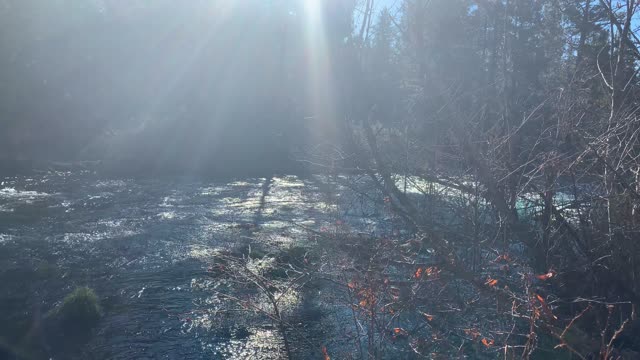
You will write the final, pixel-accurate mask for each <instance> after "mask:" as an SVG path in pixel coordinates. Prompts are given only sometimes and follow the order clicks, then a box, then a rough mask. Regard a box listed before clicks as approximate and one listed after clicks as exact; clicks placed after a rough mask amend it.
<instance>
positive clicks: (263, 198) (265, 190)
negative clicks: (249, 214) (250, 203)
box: [253, 175, 273, 226]
mask: <svg viewBox="0 0 640 360" xmlns="http://www.w3.org/2000/svg"><path fill="white" fill-rule="evenodd" d="M272 183H273V175H269V176H268V177H267V178H265V179H264V181H263V182H262V194H261V195H260V204H259V205H258V209H257V210H256V215H255V219H254V221H253V223H254V225H256V226H259V225H260V224H261V223H262V220H263V219H262V213H263V212H264V209H265V208H266V206H267V196H269V191H270V189H271V184H272Z"/></svg>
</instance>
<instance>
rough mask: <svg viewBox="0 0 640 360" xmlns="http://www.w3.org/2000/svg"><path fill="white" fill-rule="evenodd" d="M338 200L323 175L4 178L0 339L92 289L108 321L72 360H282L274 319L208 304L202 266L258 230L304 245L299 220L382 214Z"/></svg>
mask: <svg viewBox="0 0 640 360" xmlns="http://www.w3.org/2000/svg"><path fill="white" fill-rule="evenodd" d="M336 203H337V202H336V201H335V195H327V193H325V192H321V191H319V185H318V182H317V181H316V180H314V179H299V178H296V177H274V178H271V179H260V178H256V179H243V181H230V182H207V181H202V180H186V179H175V178H173V179H146V180H133V179H102V178H98V177H96V176H95V175H93V174H90V173H62V172H58V173H47V174H41V175H39V176H31V177H11V178H4V179H2V178H0V283H2V286H1V287H0V340H3V341H4V342H5V343H6V342H8V343H15V342H17V341H19V338H20V336H22V335H21V332H23V331H24V332H26V331H27V330H28V329H29V324H30V323H31V322H32V321H33V313H34V309H36V308H38V307H40V308H41V309H42V312H46V311H48V310H50V309H51V308H53V307H54V306H55V305H56V303H57V302H59V301H60V300H61V299H62V298H64V296H65V295H66V294H68V293H69V292H71V291H72V290H73V289H74V288H75V287H77V286H83V285H88V286H90V287H92V288H94V289H95V290H96V292H97V293H98V295H99V296H100V298H101V300H102V305H103V307H104V316H103V318H102V319H101V320H100V322H99V324H98V326H97V328H96V329H95V331H94V332H93V333H92V336H91V337H90V339H89V340H88V342H87V343H85V344H81V345H78V346H79V348H78V349H74V351H73V356H75V357H77V358H95V359H106V358H109V359H144V358H149V359H150V358H154V359H156V358H163V359H176V358H188V359H219V358H229V359H250V358H254V359H277V358H280V357H281V355H282V343H281V339H280V337H279V335H278V333H277V331H275V329H274V327H273V325H272V324H269V323H268V321H267V322H262V323H253V324H251V323H247V322H243V321H239V320H237V321H236V320H234V319H233V318H231V319H229V317H228V316H227V317H224V318H223V317H221V316H218V315H217V314H216V312H215V311H213V310H212V309H215V307H216V304H215V299H212V297H211V292H210V291H208V286H207V281H209V280H208V275H207V272H206V269H207V265H208V263H209V262H210V261H211V259H212V257H213V255H214V254H215V253H216V252H217V251H221V250H223V249H229V248H233V247H234V246H237V245H238V244H239V243H240V242H241V241H243V240H242V239H243V237H246V228H247V227H256V225H257V227H256V229H257V231H254V232H252V237H253V239H254V240H251V241H259V242H261V246H263V247H265V248H267V249H274V250H275V251H277V250H278V249H286V248H288V247H291V246H294V245H296V244H297V243H299V242H304V241H306V239H307V237H306V236H305V230H304V227H310V228H314V229H322V228H323V227H324V228H326V227H330V226H334V225H335V221H336V218H340V219H341V220H340V222H343V221H344V222H348V223H350V224H353V226H354V227H357V228H359V229H361V230H364V231H376V229H375V226H376V224H375V223H374V222H372V221H371V218H372V217H375V216H378V215H379V214H377V213H375V212H376V210H375V209H373V210H372V209H371V208H367V206H366V205H363V204H357V203H354V202H352V203H350V204H349V207H348V208H349V209H358V210H357V211H355V210H350V211H345V210H344V209H343V208H339V207H336V205H335V204H336ZM367 212H370V213H369V214H367ZM363 215H368V216H363ZM295 301H296V299H292V300H291V302H292V304H293V305H292V306H294V305H295Z"/></svg>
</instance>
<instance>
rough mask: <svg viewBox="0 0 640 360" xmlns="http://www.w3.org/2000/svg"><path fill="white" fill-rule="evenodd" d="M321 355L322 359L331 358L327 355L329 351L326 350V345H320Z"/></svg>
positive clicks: (328, 359)
mask: <svg viewBox="0 0 640 360" xmlns="http://www.w3.org/2000/svg"><path fill="white" fill-rule="evenodd" d="M322 356H324V360H331V358H330V357H329V352H327V347H326V346H323V347H322Z"/></svg>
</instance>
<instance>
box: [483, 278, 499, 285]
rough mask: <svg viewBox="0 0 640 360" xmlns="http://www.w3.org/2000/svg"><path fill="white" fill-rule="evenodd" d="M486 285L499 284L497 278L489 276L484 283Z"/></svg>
mask: <svg viewBox="0 0 640 360" xmlns="http://www.w3.org/2000/svg"><path fill="white" fill-rule="evenodd" d="M484 284H485V285H489V286H491V287H494V286H496V285H497V284H498V280H496V279H492V278H488V279H487V282H485V283H484Z"/></svg>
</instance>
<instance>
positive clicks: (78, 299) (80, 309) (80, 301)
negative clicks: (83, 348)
mask: <svg viewBox="0 0 640 360" xmlns="http://www.w3.org/2000/svg"><path fill="white" fill-rule="evenodd" d="M101 315H102V309H101V308H100V303H99V301H98V296H97V295H96V293H95V292H94V291H93V290H92V289H90V288H88V287H79V288H77V289H75V290H74V291H73V292H72V293H71V294H69V295H67V296H66V297H65V298H64V300H62V304H60V306H58V307H57V308H56V309H54V310H53V311H52V313H51V316H52V317H53V318H55V319H56V320H57V321H59V323H60V325H61V326H62V328H63V329H65V330H70V331H86V330H88V329H91V328H92V327H93V326H94V325H95V324H96V323H97V322H98V320H99V319H100V316H101Z"/></svg>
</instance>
